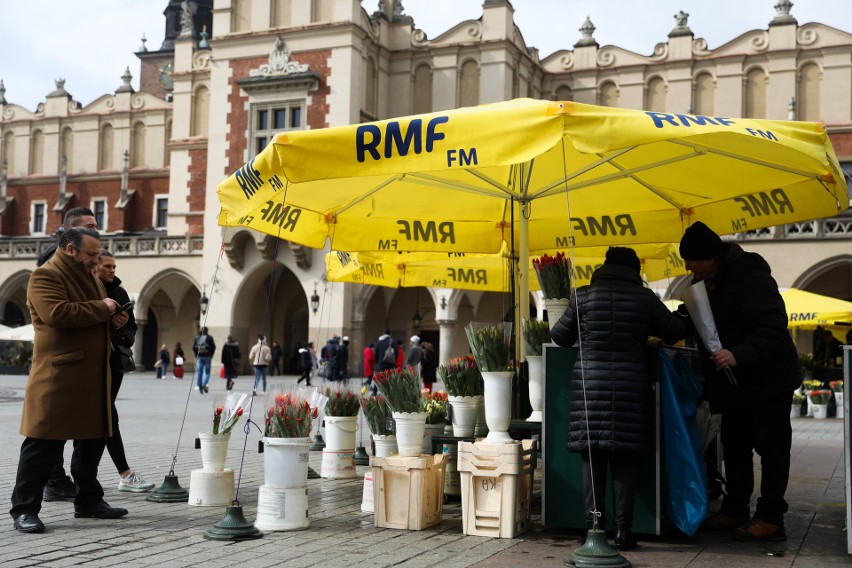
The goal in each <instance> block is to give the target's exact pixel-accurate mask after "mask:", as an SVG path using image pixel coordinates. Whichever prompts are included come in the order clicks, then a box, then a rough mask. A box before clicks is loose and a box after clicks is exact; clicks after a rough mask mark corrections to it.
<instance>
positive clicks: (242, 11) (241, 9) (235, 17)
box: [231, 0, 251, 32]
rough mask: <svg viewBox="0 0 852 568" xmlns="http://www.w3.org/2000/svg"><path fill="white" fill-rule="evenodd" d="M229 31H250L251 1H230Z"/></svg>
mask: <svg viewBox="0 0 852 568" xmlns="http://www.w3.org/2000/svg"><path fill="white" fill-rule="evenodd" d="M231 10H232V19H231V29H232V30H233V31H234V32H247V31H250V30H251V0H231Z"/></svg>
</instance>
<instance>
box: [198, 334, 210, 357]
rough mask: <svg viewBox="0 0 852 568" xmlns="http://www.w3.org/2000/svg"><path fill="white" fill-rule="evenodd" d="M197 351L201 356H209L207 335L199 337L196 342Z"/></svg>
mask: <svg viewBox="0 0 852 568" xmlns="http://www.w3.org/2000/svg"><path fill="white" fill-rule="evenodd" d="M195 350H196V351H198V354H199V355H207V353H208V352H209V350H208V348H207V335H206V334H204V335H199V336H198V338H197V339H196V340H195Z"/></svg>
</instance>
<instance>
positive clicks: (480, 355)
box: [464, 321, 514, 372]
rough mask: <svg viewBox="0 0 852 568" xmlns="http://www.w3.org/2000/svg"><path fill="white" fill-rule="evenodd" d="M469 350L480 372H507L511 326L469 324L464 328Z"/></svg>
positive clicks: (502, 323) (505, 324)
mask: <svg viewBox="0 0 852 568" xmlns="http://www.w3.org/2000/svg"><path fill="white" fill-rule="evenodd" d="M464 331H465V333H466V334H467V340H468V342H469V343H470V350H471V351H472V352H473V356H474V358H475V359H476V364H477V366H478V367H479V370H480V371H482V372H494V371H497V372H499V371H509V370H511V369H510V367H509V360H510V358H511V355H512V353H513V351H514V348H513V346H512V338H511V334H512V324H511V323H509V322H500V323H479V322H473V321H472V322H470V323H469V324H467V325H466V326H465V328H464Z"/></svg>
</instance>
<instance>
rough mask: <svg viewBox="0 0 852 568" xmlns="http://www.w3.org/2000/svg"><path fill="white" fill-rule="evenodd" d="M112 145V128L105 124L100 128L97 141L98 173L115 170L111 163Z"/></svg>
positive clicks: (113, 138)
mask: <svg viewBox="0 0 852 568" xmlns="http://www.w3.org/2000/svg"><path fill="white" fill-rule="evenodd" d="M114 144H115V134H114V133H113V130H112V126H111V125H109V124H105V125H104V126H103V128H101V136H100V140H99V141H98V171H103V170H114V169H116V168H115V163H114V161H113V155H114V154H113V145H114Z"/></svg>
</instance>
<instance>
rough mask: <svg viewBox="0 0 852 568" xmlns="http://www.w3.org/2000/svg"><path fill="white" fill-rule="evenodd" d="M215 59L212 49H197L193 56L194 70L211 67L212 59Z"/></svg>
mask: <svg viewBox="0 0 852 568" xmlns="http://www.w3.org/2000/svg"><path fill="white" fill-rule="evenodd" d="M212 59H213V56H212V55H211V53H210V51H207V50H205V51H197V52H195V54H194V55H193V56H192V70H193V71H204V70H207V69H210V61H211V60H212Z"/></svg>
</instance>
